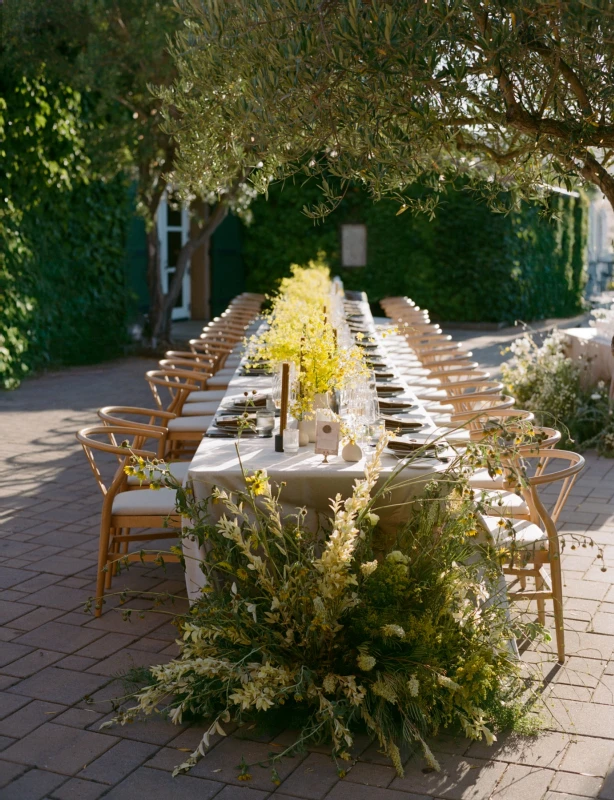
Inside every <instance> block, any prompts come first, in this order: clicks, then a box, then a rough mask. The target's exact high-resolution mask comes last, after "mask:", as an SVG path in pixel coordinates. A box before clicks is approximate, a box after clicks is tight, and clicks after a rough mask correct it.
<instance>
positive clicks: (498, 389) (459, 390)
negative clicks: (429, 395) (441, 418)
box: [441, 377, 505, 403]
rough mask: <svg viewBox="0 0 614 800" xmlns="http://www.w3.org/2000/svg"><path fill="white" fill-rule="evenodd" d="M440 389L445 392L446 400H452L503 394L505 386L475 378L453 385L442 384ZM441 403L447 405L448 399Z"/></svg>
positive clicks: (455, 382)
mask: <svg viewBox="0 0 614 800" xmlns="http://www.w3.org/2000/svg"><path fill="white" fill-rule="evenodd" d="M441 388H442V389H443V390H444V391H445V392H446V394H447V395H448V398H452V397H461V396H462V397H464V396H466V395H469V396H471V395H474V394H503V390H504V389H505V386H504V385H503V384H502V383H501V382H500V381H489V380H486V379H485V378H477V377H476V378H474V379H473V380H464V381H454V382H453V383H448V384H444V385H443V386H442V387H441ZM442 402H444V403H448V402H449V399H446V400H443V401H442Z"/></svg>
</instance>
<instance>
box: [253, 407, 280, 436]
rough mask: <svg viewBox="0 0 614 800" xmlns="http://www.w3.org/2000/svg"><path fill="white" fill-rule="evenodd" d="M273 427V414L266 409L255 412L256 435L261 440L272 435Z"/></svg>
mask: <svg viewBox="0 0 614 800" xmlns="http://www.w3.org/2000/svg"><path fill="white" fill-rule="evenodd" d="M274 427H275V414H272V413H271V412H270V411H267V410H266V409H261V410H258V411H257V412H256V433H257V434H258V436H260V437H261V438H266V437H268V436H272V435H273V428H274Z"/></svg>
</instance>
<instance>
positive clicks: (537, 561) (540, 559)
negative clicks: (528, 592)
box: [533, 550, 547, 625]
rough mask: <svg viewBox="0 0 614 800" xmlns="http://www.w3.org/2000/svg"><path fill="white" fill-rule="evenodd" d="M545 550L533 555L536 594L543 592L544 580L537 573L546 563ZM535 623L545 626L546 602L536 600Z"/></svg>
mask: <svg viewBox="0 0 614 800" xmlns="http://www.w3.org/2000/svg"><path fill="white" fill-rule="evenodd" d="M545 553H546V551H545V550H536V551H535V552H534V554H533V566H534V567H535V588H536V590H537V591H538V592H541V591H543V588H544V580H543V578H542V576H541V575H540V573H539V570H540V568H541V567H542V566H543V565H544V564H545V563H547V555H546V556H545V555H544V554H545ZM536 602H537V621H538V622H539V624H540V625H545V624H546V601H545V600H537V601H536Z"/></svg>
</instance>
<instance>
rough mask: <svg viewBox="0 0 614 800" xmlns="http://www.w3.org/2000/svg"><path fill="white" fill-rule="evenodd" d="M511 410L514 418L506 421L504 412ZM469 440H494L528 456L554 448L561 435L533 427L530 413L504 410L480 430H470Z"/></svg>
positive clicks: (489, 419)
mask: <svg viewBox="0 0 614 800" xmlns="http://www.w3.org/2000/svg"><path fill="white" fill-rule="evenodd" d="M512 410H513V411H514V416H511V415H510V416H509V417H508V418H507V419H506V417H505V415H504V412H508V411H512ZM518 414H528V415H529V416H528V417H523V418H520V417H518ZM510 420H511V422H510ZM516 420H518V424H514V423H515V422H516ZM523 423H524V424H523ZM470 438H471V441H473V442H479V441H483V440H484V439H491V440H492V439H496V440H497V441H499V442H500V443H502V444H506V443H508V442H510V443H511V445H512V446H513V447H514V449H515V450H516V452H517V453H518V454H519V455H526V456H529V455H531V454H534V453H537V452H538V451H539V450H546V449H549V448H552V447H555V446H556V445H557V444H558V443H559V442H560V441H561V438H562V435H561V432H560V431H557V430H556V428H545V427H543V426H541V425H533V414H531V413H530V412H525V411H518V410H516V409H505V410H504V411H499V412H496V414H495V415H492V416H489V418H488V421H487V422H486V423H484V424H482V426H481V427H480V428H476V429H475V430H472V431H471V432H470Z"/></svg>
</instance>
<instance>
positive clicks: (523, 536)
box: [482, 516, 548, 547]
mask: <svg viewBox="0 0 614 800" xmlns="http://www.w3.org/2000/svg"><path fill="white" fill-rule="evenodd" d="M482 521H483V522H484V525H485V526H486V527H487V529H488V531H489V533H490V535H491V536H492V538H493V541H494V542H495V543H496V544H498V545H505V544H508V545H509V544H511V543H512V542H514V543H515V545H516V546H517V547H530V546H531V545H534V544H537V543H538V542H544V541H547V540H548V537H547V536H546V534H545V532H544V531H543V530H542V529H541V528H540V527H539V525H536V524H535V523H534V522H529V521H528V520H525V519H519V520H515V521H514V520H509V522H512V525H513V528H514V534H515V535H514V536H512V534H511V532H510V531H509V529H508V527H507V526H506V525H505V524H501V523H503V522H504V520H503V519H502V518H501V517H499V518H497V517H489V516H482Z"/></svg>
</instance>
